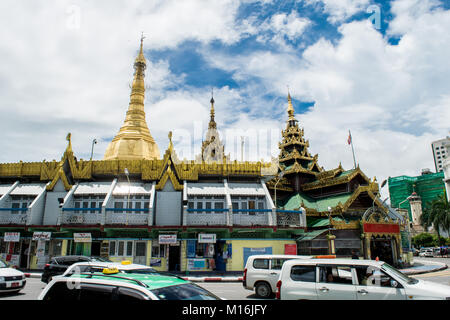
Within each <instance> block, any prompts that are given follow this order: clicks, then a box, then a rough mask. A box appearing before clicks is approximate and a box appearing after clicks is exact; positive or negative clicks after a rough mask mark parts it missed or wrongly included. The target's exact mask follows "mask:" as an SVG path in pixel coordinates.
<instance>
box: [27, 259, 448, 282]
mask: <svg viewBox="0 0 450 320" xmlns="http://www.w3.org/2000/svg"><path fill="white" fill-rule="evenodd" d="M447 268H448V266H447V265H446V264H445V263H442V262H435V261H420V262H414V265H413V266H412V267H409V268H405V269H399V270H400V271H401V272H403V273H404V274H406V275H415V274H423V273H430V272H436V271H440V270H444V269H447ZM24 273H25V276H26V277H27V278H39V279H40V278H41V275H42V272H41V271H38V270H29V271H24ZM174 274H176V275H178V276H179V277H181V278H183V279H185V280H189V281H192V282H242V272H221V273H218V272H214V271H211V272H190V273H189V274H188V275H186V273H181V272H177V273H175V272H174Z"/></svg>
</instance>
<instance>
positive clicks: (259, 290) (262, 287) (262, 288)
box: [255, 282, 272, 298]
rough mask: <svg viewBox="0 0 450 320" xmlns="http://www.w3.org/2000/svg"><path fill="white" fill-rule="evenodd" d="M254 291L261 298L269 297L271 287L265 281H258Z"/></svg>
mask: <svg viewBox="0 0 450 320" xmlns="http://www.w3.org/2000/svg"><path fill="white" fill-rule="evenodd" d="M255 293H256V295H257V296H258V297H261V298H269V297H270V295H271V294H272V289H271V288H270V285H269V284H268V283H267V282H259V283H258V284H257V285H256V288H255Z"/></svg>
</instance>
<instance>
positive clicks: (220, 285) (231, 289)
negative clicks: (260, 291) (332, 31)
mask: <svg viewBox="0 0 450 320" xmlns="http://www.w3.org/2000/svg"><path fill="white" fill-rule="evenodd" d="M421 260H427V261H438V262H444V263H446V264H447V265H448V266H450V258H415V261H417V262H420V261H421ZM414 277H415V278H417V279H422V280H427V281H431V282H436V283H442V284H446V285H449V286H450V269H446V270H443V271H438V272H432V273H426V274H419V275H415V276H414ZM197 284H198V285H200V286H202V287H204V288H205V289H207V290H209V291H211V292H213V293H215V294H217V295H218V296H220V297H222V298H225V299H228V300H257V299H258V298H257V297H256V295H255V293H254V291H249V290H246V289H244V287H243V286H242V283H240V282H200V283H197ZM44 287H45V284H44V283H42V282H41V280H40V279H36V278H27V284H26V286H25V288H24V289H23V290H22V291H21V292H20V293H19V294H1V295H0V300H35V299H36V298H37V297H38V296H39V294H40V292H41V291H42V289H44Z"/></svg>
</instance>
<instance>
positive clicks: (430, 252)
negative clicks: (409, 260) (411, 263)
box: [419, 248, 434, 257]
mask: <svg viewBox="0 0 450 320" xmlns="http://www.w3.org/2000/svg"><path fill="white" fill-rule="evenodd" d="M419 257H434V254H433V249H431V248H428V249H425V250H423V251H422V250H421V252H420V253H419Z"/></svg>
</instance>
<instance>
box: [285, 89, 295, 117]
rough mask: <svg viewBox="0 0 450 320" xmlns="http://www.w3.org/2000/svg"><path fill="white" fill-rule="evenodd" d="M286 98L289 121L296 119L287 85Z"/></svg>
mask: <svg viewBox="0 0 450 320" xmlns="http://www.w3.org/2000/svg"><path fill="white" fill-rule="evenodd" d="M287 99H288V109H287V112H288V116H289V121H291V120H294V121H295V120H296V119H295V115H294V107H293V106H292V99H291V94H290V92H289V87H288V96H287Z"/></svg>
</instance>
